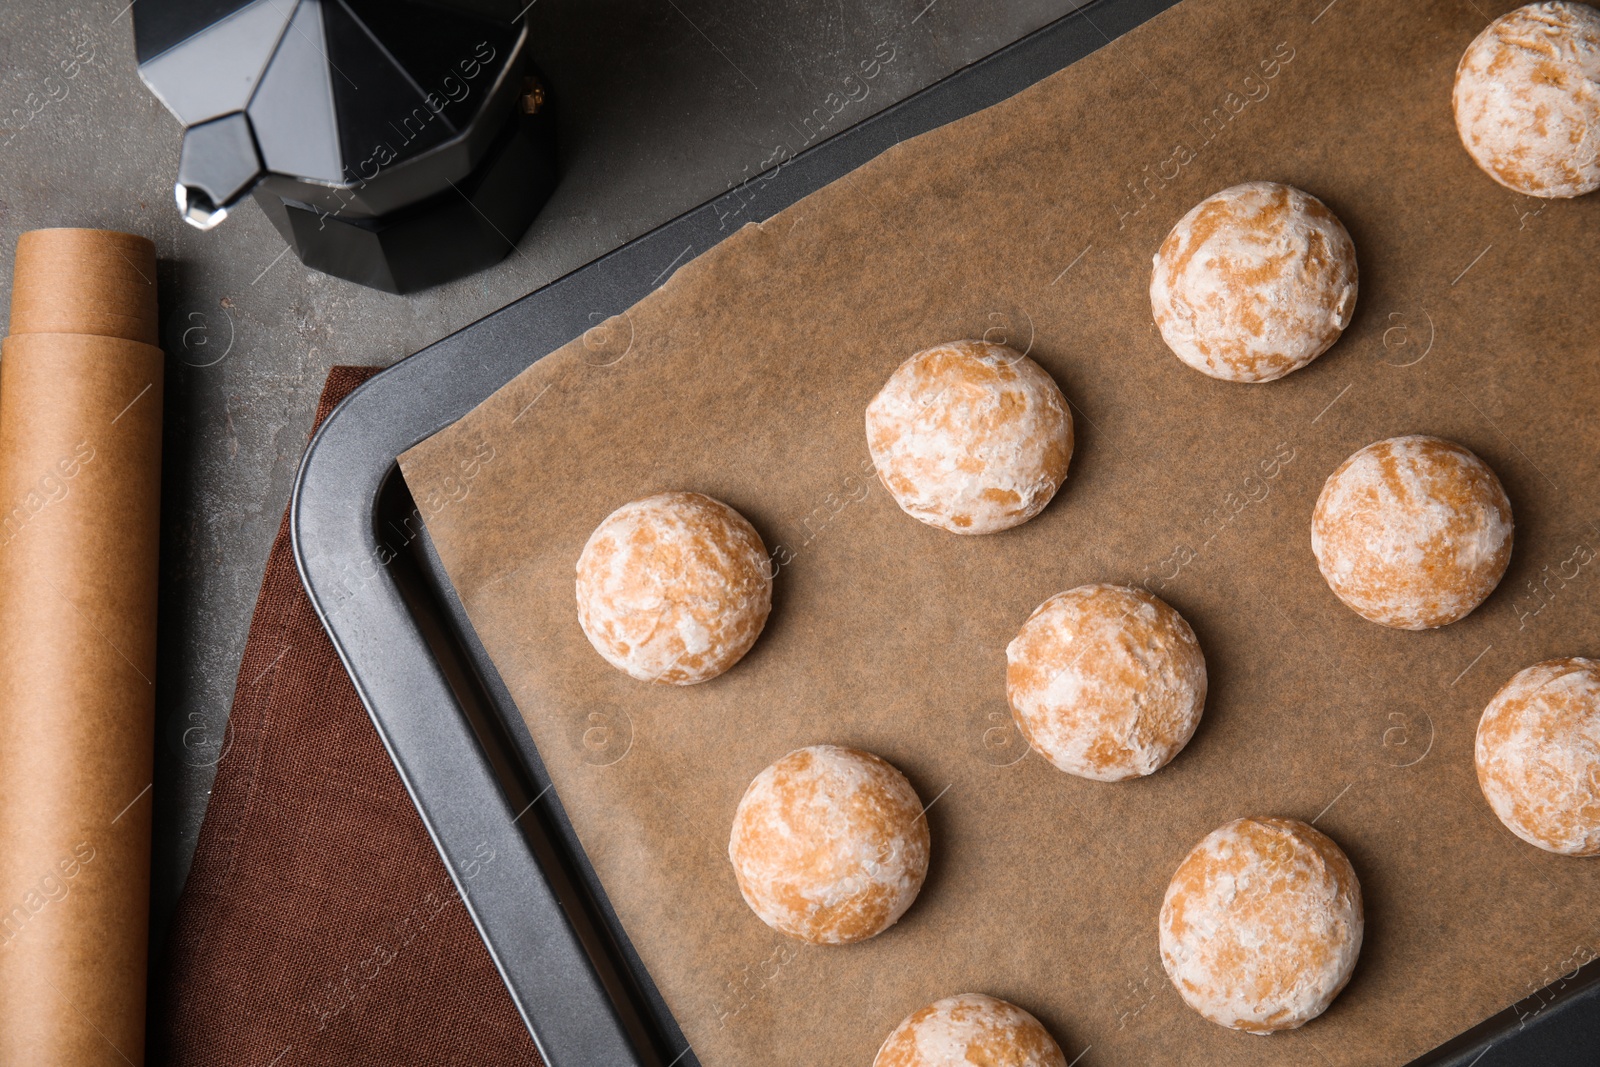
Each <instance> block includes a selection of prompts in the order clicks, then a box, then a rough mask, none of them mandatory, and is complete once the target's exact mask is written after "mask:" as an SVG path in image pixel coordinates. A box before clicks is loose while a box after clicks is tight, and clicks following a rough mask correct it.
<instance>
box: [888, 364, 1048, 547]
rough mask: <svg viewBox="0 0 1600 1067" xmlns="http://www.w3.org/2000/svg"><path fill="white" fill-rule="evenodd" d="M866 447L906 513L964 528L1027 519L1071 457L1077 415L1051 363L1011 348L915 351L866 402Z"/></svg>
mask: <svg viewBox="0 0 1600 1067" xmlns="http://www.w3.org/2000/svg"><path fill="white" fill-rule="evenodd" d="M867 448H868V449H869V450H870V451H871V452H872V461H873V463H875V464H876V465H877V468H878V477H879V478H881V479H882V480H883V484H884V486H885V487H887V488H888V490H889V492H890V494H891V495H892V496H893V497H894V499H895V502H896V503H898V504H899V505H900V507H901V509H902V510H904V511H905V512H906V514H908V515H910V516H912V517H913V518H916V519H920V520H921V521H923V522H925V523H927V524H928V525H929V526H937V527H938V528H939V529H941V530H948V531H950V532H951V533H959V534H986V533H994V532H996V531H998V530H1005V529H1009V528H1010V527H1012V526H1017V525H1019V524H1021V523H1024V522H1027V521H1028V520H1029V519H1031V518H1033V517H1034V516H1035V515H1037V514H1039V512H1040V511H1042V510H1044V506H1045V505H1046V504H1048V503H1050V498H1051V497H1053V496H1055V493H1056V490H1057V489H1058V488H1060V486H1061V483H1062V482H1063V481H1064V480H1065V479H1066V477H1067V464H1068V462H1069V461H1070V460H1071V459H1072V413H1071V412H1070V411H1069V410H1068V409H1067V401H1066V398H1065V397H1063V396H1062V395H1061V390H1060V389H1059V388H1057V386H1056V383H1055V382H1054V381H1053V380H1052V379H1051V377H1050V375H1048V374H1046V373H1045V371H1044V369H1043V368H1042V367H1040V366H1039V365H1038V364H1037V363H1035V362H1034V361H1033V360H1031V359H1029V358H1028V357H1027V356H1024V355H1022V354H1021V353H1019V352H1017V351H1015V350H1013V349H1010V348H1007V347H1006V346H1005V345H997V344H990V343H989V342H987V341H954V342H951V343H950V344H944V345H937V346H935V347H933V348H930V349H927V350H926V351H923V352H918V353H917V354H916V355H914V356H912V357H911V358H910V359H908V360H906V361H905V362H904V363H902V364H900V366H899V368H898V369H897V370H896V371H895V372H894V374H893V375H891V376H890V378H889V381H888V382H887V383H886V384H885V385H884V387H883V388H882V389H881V390H880V391H879V392H878V395H877V396H875V397H873V399H872V403H870V404H868V405H867Z"/></svg>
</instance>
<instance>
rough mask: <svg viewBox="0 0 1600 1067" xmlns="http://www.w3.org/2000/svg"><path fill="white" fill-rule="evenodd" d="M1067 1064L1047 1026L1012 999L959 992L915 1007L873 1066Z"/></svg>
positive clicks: (1061, 1066) (892, 1033)
mask: <svg viewBox="0 0 1600 1067" xmlns="http://www.w3.org/2000/svg"><path fill="white" fill-rule="evenodd" d="M974 1065H982V1067H1067V1058H1066V1056H1064V1055H1062V1053H1061V1046H1060V1045H1057V1044H1056V1042H1055V1038H1053V1037H1051V1036H1050V1031H1048V1030H1046V1029H1045V1028H1044V1026H1043V1025H1041V1024H1040V1022H1039V1020H1038V1019H1035V1018H1034V1017H1033V1016H1032V1015H1029V1014H1028V1013H1027V1012H1025V1011H1023V1010H1022V1009H1021V1008H1019V1007H1017V1006H1016V1005H1015V1004H1008V1003H1006V1002H1005V1001H1003V1000H996V999H995V998H994V997H986V996H984V995H983V994H982V993H962V994H960V995H959V996H954V997H946V998H944V999H943V1000H936V1001H934V1002H933V1003H932V1004H929V1005H928V1006H927V1007H925V1008H918V1009H917V1010H916V1011H914V1012H912V1013H911V1014H910V1015H908V1016H906V1017H905V1019H904V1020H903V1021H902V1022H901V1023H900V1025H899V1026H897V1027H895V1028H894V1029H893V1030H892V1031H890V1033H889V1037H888V1038H887V1039H886V1040H885V1041H884V1043H883V1047H882V1048H880V1049H879V1050H878V1055H877V1057H876V1058H874V1059H873V1061H872V1067H974Z"/></svg>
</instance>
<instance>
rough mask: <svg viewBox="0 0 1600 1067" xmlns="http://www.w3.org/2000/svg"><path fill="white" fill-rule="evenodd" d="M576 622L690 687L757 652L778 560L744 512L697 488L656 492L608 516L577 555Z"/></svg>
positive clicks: (596, 640)
mask: <svg viewBox="0 0 1600 1067" xmlns="http://www.w3.org/2000/svg"><path fill="white" fill-rule="evenodd" d="M577 592H578V624H579V625H580V626H582V627H583V632H584V635H585V636H586V637H588V638H589V643H590V644H591V645H593V646H594V649H595V651H596V652H598V653H600V655H602V656H604V657H605V659H606V662H608V663H610V664H611V665H612V666H613V667H616V668H617V669H618V670H621V671H625V672H626V673H628V674H630V675H632V676H633V677H635V678H638V679H640V680H641V681H647V682H668V683H671V684H673V685H692V684H694V683H695V682H703V681H705V680H706V679H708V678H715V677H716V676H717V675H719V674H721V673H722V672H723V671H725V670H727V669H728V668H729V667H731V666H733V665H734V664H735V663H737V662H738V661H739V658H740V657H741V656H743V655H744V654H745V653H746V652H748V651H749V650H750V646H751V645H753V644H755V640H756V638H757V637H758V636H759V635H760V633H761V628H762V627H763V626H765V625H766V622H767V613H768V612H769V611H770V610H771V608H772V565H771V560H770V559H769V558H768V556H767V550H766V546H764V545H763V544H762V543H761V536H760V535H759V534H757V533H756V531H755V529H754V528H753V527H752V526H751V525H750V524H749V523H748V522H746V521H745V519H744V516H742V515H740V514H739V513H738V512H737V511H734V510H733V509H732V508H730V507H729V506H728V505H726V504H724V503H722V502H721V501H718V500H713V499H711V498H710V497H708V496H703V495H701V494H699V493H658V494H657V495H655V496H648V497H645V498H644V499H642V500H635V501H633V502H632V503H631V504H624V505H623V506H622V507H620V508H618V509H617V510H616V511H613V512H612V513H611V514H610V515H608V516H606V518H605V521H604V522H602V523H601V524H600V525H599V526H598V527H596V528H595V531H594V533H592V534H590V535H589V541H588V543H587V544H585V545H584V546H583V552H582V554H581V555H579V557H578V584H577Z"/></svg>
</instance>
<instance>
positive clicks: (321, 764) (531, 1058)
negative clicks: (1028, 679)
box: [152, 367, 541, 1067]
mask: <svg viewBox="0 0 1600 1067" xmlns="http://www.w3.org/2000/svg"><path fill="white" fill-rule="evenodd" d="M376 372H377V368H373V367H335V368H333V370H332V371H331V372H330V373H329V375H328V380H327V383H326V385H325V386H324V387H323V392H322V399H321V402H320V403H319V404H318V406H317V424H318V425H320V424H321V423H322V420H323V419H324V418H326V417H327V416H328V413H329V412H331V411H332V410H333V408H334V407H335V405H337V404H338V403H339V401H341V400H343V399H344V398H345V397H346V396H347V395H348V394H349V393H350V392H351V390H353V389H354V388H355V387H356V386H358V385H360V384H361V383H362V382H364V381H366V380H367V379H368V378H370V377H371V376H372V375H373V374H375V373H376ZM228 729H229V733H230V735H231V736H230V738H229V741H228V742H227V744H228V746H229V747H228V748H227V749H226V752H225V754H224V756H223V757H222V759H221V761H220V762H219V764H218V765H217V777H216V784H215V786H214V788H213V791H212V794H211V801H210V806H209V807H208V809H207V811H206V817H205V822H204V824H203V825H202V827H201V830H200V840H199V844H198V846H197V847H196V849H195V856H194V866H193V867H192V868H191V870H190V873H189V881H188V884H187V885H186V886H185V887H184V890H183V895H182V896H181V897H180V898H179V901H178V907H177V913H176V915H175V916H174V919H173V925H172V933H171V936H170V938H169V941H168V945H167V949H166V968H165V973H164V975H163V976H162V980H161V986H160V988H159V989H158V990H157V991H156V995H155V997H154V1003H155V1007H156V1011H155V1018H154V1019H153V1020H152V1029H153V1030H154V1031H155V1046H156V1048H157V1050H158V1051H162V1052H164V1053H165V1056H164V1058H163V1059H162V1060H161V1061H159V1062H166V1063H170V1064H172V1065H174V1067H191V1065H212V1064H216V1065H219V1067H220V1065H226V1067H298V1065H304V1064H338V1065H339V1067H360V1065H365V1064H374V1065H383V1067H393V1065H397V1064H427V1065H429V1067H433V1065H442V1064H473V1065H478V1064H532V1065H535V1067H540V1065H541V1061H540V1059H539V1055H538V1053H537V1052H536V1051H535V1049H534V1047H533V1042H532V1040H531V1039H530V1038H529V1036H528V1032H527V1030H526V1029H525V1028H524V1027H523V1025H522V1021H521V1019H520V1018H519V1017H518V1015H517V1012H516V1009H515V1008H514V1007H513V1006H512V1003H511V998H510V996H509V994H508V993H507V992H506V989H505V986H504V985H503V984H502V983H501V981H500V976H499V975H498V974H497V973H496V972H495V969H494V964H493V963H492V962H491V961H490V959H489V954H488V951H487V950H486V949H485V948H484V946H483V942H482V941H480V940H479V938H478V933H477V930H476V929H474V927H473V925H472V920H471V918H470V917H469V916H468V915H467V911H466V909H465V908H464V907H463V906H462V903H461V899H460V896H459V895H458V894H457V892H456V889H455V886H454V885H453V884H452V883H451V881H450V877H449V875H448V874H446V872H445V868H444V864H443V863H442V862H441V861H440V859H439V855H438V853H437V852H435V851H434V847H433V844H432V842H431V841H430V840H429V839H428V835H427V832H426V830H424V829H423V825H422V821H421V819H420V818H419V817H418V816H417V813H416V810H415V809H414V808H413V807H412V806H411V800H410V798H409V797H408V796H407V795H406V791H405V788H404V787H403V786H402V785H401V784H400V777H399V775H398V774H397V773H396V771H395V769H394V766H393V764H391V763H390V762H389V757H388V756H387V754H386V753H385V752H384V749H383V745H382V743H381V742H380V741H379V740H378V735H377V733H376V731H375V730H374V729H373V727H372V723H371V722H370V720H368V718H367V713H366V710H365V709H364V708H363V707H362V706H361V701H360V699H359V698H358V697H357V696H356V691H355V688H354V686H352V685H351V683H350V679H349V676H348V675H346V674H345V670H344V666H343V665H342V664H341V663H340V662H339V658H338V656H337V655H336V654H335V652H334V650H333V645H332V644H331V643H330V642H329V640H328V637H327V634H326V633H324V632H323V629H322V624H321V623H320V622H319V621H318V620H317V616H316V613H315V612H314V611H313V610H312V608H311V601H310V600H309V599H308V598H307V596H306V592H305V588H304V587H303V586H302V585H301V583H300V576H299V574H298V573H297V572H296V570H295V565H294V556H293V551H292V549H291V548H290V543H289V519H288V515H287V514H285V516H284V519H283V523H282V525H280V526H279V527H278V536H277V539H276V540H274V541H273V543H272V553H271V555H270V556H269V557H268V558H267V572H266V577H265V578H263V579H262V582H261V595H260V597H259V598H258V599H257V600H256V610H255V617H254V618H253V619H252V620H251V623H250V636H249V640H248V641H247V642H246V644H245V650H244V661H243V662H242V663H241V664H240V667H239V682H238V687H237V688H236V689H235V691H234V698H233V712H232V715H231V718H230V719H229V723H228Z"/></svg>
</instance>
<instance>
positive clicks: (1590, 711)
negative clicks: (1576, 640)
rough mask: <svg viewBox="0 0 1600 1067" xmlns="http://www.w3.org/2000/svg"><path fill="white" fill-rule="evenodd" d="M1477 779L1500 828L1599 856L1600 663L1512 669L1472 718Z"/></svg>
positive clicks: (1546, 845)
mask: <svg viewBox="0 0 1600 1067" xmlns="http://www.w3.org/2000/svg"><path fill="white" fill-rule="evenodd" d="M1476 755H1477V763H1478V785H1479V786H1481V787H1482V789H1483V795H1484V798H1485V799H1487V800H1488V801H1489V806H1490V807H1491V808H1493V809H1494V813H1495V814H1496V815H1498V816H1499V817H1500V821H1501V822H1503V823H1505V824H1506V828H1507V829H1509V830H1510V831H1511V832H1512V833H1514V834H1516V835H1517V836H1518V837H1520V838H1522V839H1523V840H1524V841H1526V842H1528V843H1529V844H1533V845H1538V846H1539V847H1540V848H1542V849H1545V850H1547V851H1550V852H1559V853H1561V854H1563V855H1566V856H1596V855H1600V663H1596V662H1595V661H1594V660H1591V659H1583V658H1581V657H1577V656H1574V657H1572V658H1570V659H1552V660H1546V661H1545V662H1544V663H1538V664H1535V665H1534V666H1532V667H1529V668H1527V669H1526V670H1522V671H1518V672H1517V673H1516V674H1515V675H1514V676H1513V677H1512V679H1511V680H1510V681H1509V682H1507V683H1506V684H1505V685H1504V686H1503V687H1502V688H1501V690H1500V692H1498V693H1496V694H1495V695H1494V699H1493V700H1491V701H1489V706H1488V707H1486V708H1484V709H1483V718H1482V719H1481V720H1479V722H1478V741H1477V746H1476Z"/></svg>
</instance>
